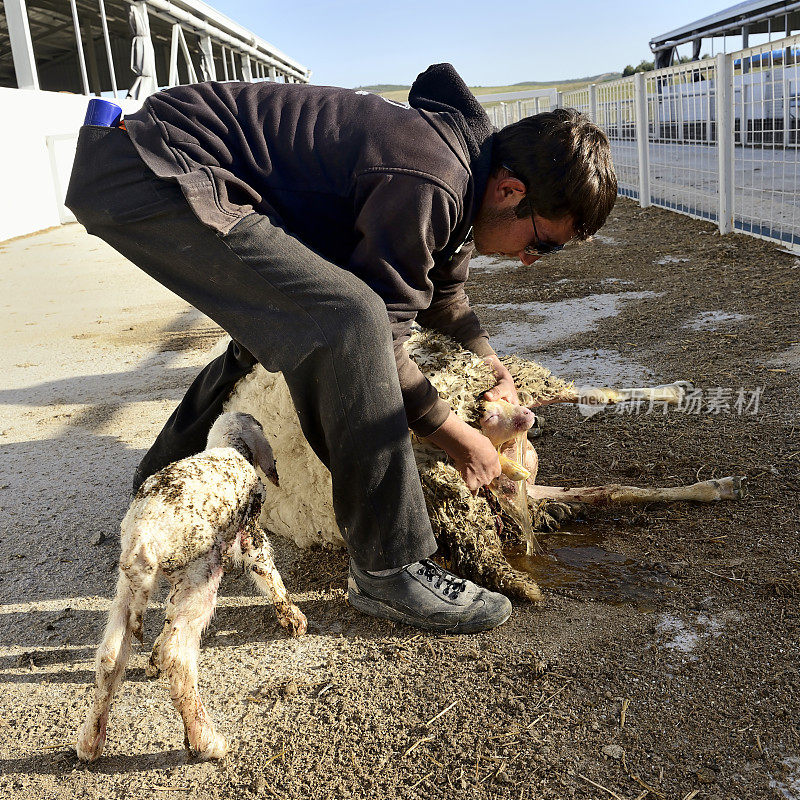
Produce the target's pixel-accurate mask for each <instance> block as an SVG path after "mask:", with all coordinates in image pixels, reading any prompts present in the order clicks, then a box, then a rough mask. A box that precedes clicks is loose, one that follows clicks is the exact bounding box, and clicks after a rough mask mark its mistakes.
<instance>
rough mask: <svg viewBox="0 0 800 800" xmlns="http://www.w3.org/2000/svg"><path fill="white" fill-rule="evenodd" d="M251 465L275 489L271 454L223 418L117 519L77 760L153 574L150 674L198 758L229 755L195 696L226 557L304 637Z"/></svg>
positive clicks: (135, 630)
mask: <svg viewBox="0 0 800 800" xmlns="http://www.w3.org/2000/svg"><path fill="white" fill-rule="evenodd" d="M256 465H257V466H259V467H260V468H261V470H262V471H263V472H264V474H265V475H266V477H267V478H268V479H269V480H270V481H271V482H272V483H274V484H275V485H276V486H277V485H278V473H277V471H276V469H275V459H274V457H273V454H272V448H271V447H270V445H269V442H268V441H267V439H266V437H265V436H264V432H263V429H262V427H261V425H260V424H259V423H258V422H257V421H256V420H255V419H254V418H253V417H252V416H250V414H245V413H238V412H237V413H226V414H222V415H221V416H220V417H219V418H218V419H217V421H216V422H215V423H214V426H213V427H212V428H211V431H210V433H209V435H208V447H207V449H206V450H204V451H203V452H202V453H199V454H198V455H196V456H191V457H190V458H184V459H183V460H181V461H176V462H175V463H173V464H170V465H169V466H167V467H165V468H164V469H162V470H161V471H160V472H157V473H156V474H155V475H153V476H152V477H150V478H148V480H147V481H145V483H144V484H142V486H141V488H140V489H139V491H138V492H137V494H136V497H135V498H134V500H133V502H132V503H131V507H130V509H129V510H128V513H127V514H126V515H125V518H124V519H123V520H122V554H121V556H120V560H119V579H118V581H117V594H116V597H115V598H114V601H113V603H112V605H111V610H110V612H109V616H108V624H107V626H106V630H105V635H104V637H103V642H102V644H101V645H100V647H99V648H98V651H97V659H96V670H97V674H96V687H95V698H94V704H93V706H92V708H91V710H90V711H89V715H88V716H87V718H86V721H85V722H84V723H83V726H82V727H81V729H80V731H79V732H78V745H77V751H78V757H79V758H80V759H81V760H83V761H94V760H95V759H96V758H97V757H98V756H99V755H100V753H101V752H102V750H103V744H104V743H105V739H106V725H107V723H108V714H109V708H110V706H111V701H112V700H113V697H114V694H115V693H116V691H117V689H118V688H119V685H120V683H121V682H122V678H123V675H124V673H125V665H126V663H127V661H128V657H129V655H130V645H131V636H136V637H137V638H138V639H139V641H141V639H142V623H143V620H144V613H145V610H146V609H147V603H148V599H149V597H150V592H151V591H152V590H153V588H154V586H155V585H156V581H157V578H158V574H159V572H161V573H163V574H164V575H165V576H166V578H167V579H168V580H169V582H170V584H171V585H172V591H171V592H170V595H169V599H168V600H167V608H166V616H167V620H166V623H165V625H164V629H163V630H162V632H161V634H160V635H159V637H158V639H157V640H156V643H155V645H154V646H153V653H152V655H151V657H150V666H149V668H148V670H147V672H148V674H149V675H151V676H155V675H157V674H158V673H159V672H160V671H163V672H164V673H166V675H167V677H168V678H169V682H170V694H171V695H172V702H173V703H174V705H175V708H176V709H177V710H178V712H179V713H180V715H181V717H182V719H183V724H184V729H185V732H186V739H185V740H186V745H187V747H190V748H191V749H192V750H194V751H196V752H197V753H198V754H199V755H200V756H201V757H202V758H221V757H222V756H224V755H225V753H226V752H227V744H226V742H225V738H224V737H223V736H222V735H220V734H218V733H217V732H216V730H215V728H214V723H213V722H212V721H211V719H210V718H209V716H208V714H207V713H206V710H205V707H204V706H203V702H202V700H201V699H200V695H199V694H198V692H197V656H198V649H199V644H200V636H201V634H202V632H203V630H204V629H205V627H206V626H207V625H208V623H209V621H210V619H211V617H212V616H213V614H214V606H215V604H216V600H217V588H218V587H219V582H220V578H221V577H222V573H223V561H224V560H225V559H226V558H228V559H232V560H233V561H235V562H244V564H245V566H247V567H249V570H250V576H251V578H252V579H253V583H254V584H255V586H256V588H257V589H258V590H259V591H261V592H263V593H264V594H265V595H267V596H268V597H271V598H272V601H273V603H274V605H275V610H276V612H277V615H278V621H279V622H280V624H281V625H283V626H284V627H285V628H286V629H288V630H289V631H290V632H291V633H292V635H294V636H301V635H302V634H304V633H305V632H306V618H305V616H304V615H303V613H302V612H301V611H300V609H299V608H297V606H296V605H294V604H293V603H292V602H291V600H290V599H289V596H288V594H287V592H286V589H285V587H284V585H283V581H282V580H281V576H280V575H279V574H278V571H277V570H276V569H275V564H274V562H273V560H272V548H271V547H270V544H269V541H268V540H267V538H266V537H265V535H264V531H263V530H262V528H261V527H260V525H259V524H258V518H259V514H260V512H261V503H262V501H263V497H264V495H263V492H264V487H263V486H262V484H261V481H260V480H259V477H258V475H257V473H256V470H255V466H256Z"/></svg>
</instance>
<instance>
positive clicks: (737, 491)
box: [714, 475, 747, 500]
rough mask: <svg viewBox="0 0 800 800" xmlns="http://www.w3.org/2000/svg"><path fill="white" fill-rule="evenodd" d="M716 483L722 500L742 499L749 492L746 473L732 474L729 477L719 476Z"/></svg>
mask: <svg viewBox="0 0 800 800" xmlns="http://www.w3.org/2000/svg"><path fill="white" fill-rule="evenodd" d="M714 483H715V484H716V485H717V488H718V489H719V499H720V500H741V499H743V498H744V496H745V494H746V493H747V477H746V476H745V475H731V476H730V477H728V478H719V480H715V481H714Z"/></svg>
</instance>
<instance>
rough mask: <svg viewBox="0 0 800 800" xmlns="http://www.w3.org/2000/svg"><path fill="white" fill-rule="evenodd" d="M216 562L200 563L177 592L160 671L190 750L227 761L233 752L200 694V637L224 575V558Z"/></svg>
mask: <svg viewBox="0 0 800 800" xmlns="http://www.w3.org/2000/svg"><path fill="white" fill-rule="evenodd" d="M215 555H216V559H215V561H214V562H212V563H209V562H208V561H205V560H198V561H196V562H194V563H193V564H191V565H190V566H189V567H188V568H187V569H186V570H185V571H184V572H183V573H182V574H181V576H180V577H179V578H177V580H175V584H174V587H175V588H174V591H173V597H172V601H173V606H174V616H173V617H172V619H171V620H170V622H169V630H168V631H167V632H166V635H163V634H162V637H163V638H162V637H159V638H160V639H162V641H161V647H160V657H159V662H160V667H161V669H162V670H163V671H164V673H165V674H166V676H167V677H168V679H169V682H170V696H171V697H172V702H173V704H174V706H175V708H176V709H177V711H178V713H179V714H180V715H181V718H182V720H183V727H184V731H185V742H186V746H187V748H190V749H192V750H194V751H195V752H196V753H197V754H198V755H199V756H200V757H201V758H205V759H211V758H222V757H223V756H224V755H225V753H226V752H227V751H228V745H227V743H226V742H225V737H224V736H222V735H220V734H218V733H217V732H216V729H215V728H214V723H213V722H212V721H211V718H210V717H209V716H208V712H207V711H206V709H205V706H204V705H203V701H202V700H201V699H200V695H199V693H198V691H197V658H198V650H199V648H200V636H201V635H202V633H203V631H204V630H205V628H206V626H207V625H208V623H209V621H210V620H211V617H212V616H213V615H214V606H215V605H216V601H217V589H218V588H219V581H220V578H221V577H222V565H221V562H220V561H219V554H218V553H216V554H215Z"/></svg>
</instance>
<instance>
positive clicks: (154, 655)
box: [144, 586, 176, 678]
mask: <svg viewBox="0 0 800 800" xmlns="http://www.w3.org/2000/svg"><path fill="white" fill-rule="evenodd" d="M175 592H176V587H175V586H173V587H172V590H171V591H170V593H169V597H168V598H167V602H166V607H165V612H166V619H165V620H164V627H163V628H162V629H161V633H159V634H158V638H157V639H156V640H155V642H153V649H152V650H151V651H150V660H149V661H148V662H147V664H146V665H145V668H144V674H145V675H147V677H148V678H157V677H158V676H159V675H161V669H162V668H161V650H162V648H163V647H164V640H165V639H166V638H167V636H169V632H170V628H171V626H172V620H173V619H174V618H175Z"/></svg>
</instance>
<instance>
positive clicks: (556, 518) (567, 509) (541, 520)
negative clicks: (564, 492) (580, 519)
mask: <svg viewBox="0 0 800 800" xmlns="http://www.w3.org/2000/svg"><path fill="white" fill-rule="evenodd" d="M537 512H538V514H537V517H538V518H537V520H536V526H537V528H539V529H540V530H545V531H549V532H551V533H552V532H553V531H557V530H560V529H561V524H562V523H564V522H566V521H567V520H571V519H573V518H574V517H575V514H576V513H577V510H576V508H575V507H574V506H573V505H570V504H569V503H561V502H559V501H558V500H545V501H543V502H542V503H541V504H540V505H539V507H538V508H537Z"/></svg>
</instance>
